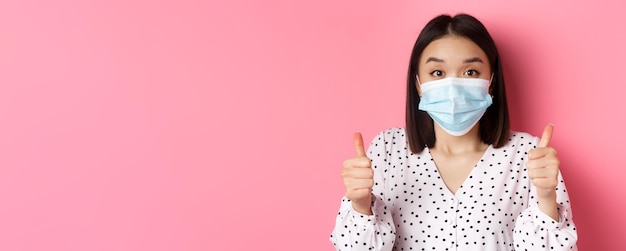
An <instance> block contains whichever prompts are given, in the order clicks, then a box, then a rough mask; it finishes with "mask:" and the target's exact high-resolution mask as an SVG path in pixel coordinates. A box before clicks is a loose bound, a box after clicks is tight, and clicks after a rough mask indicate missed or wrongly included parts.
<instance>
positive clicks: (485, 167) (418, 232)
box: [330, 128, 578, 251]
mask: <svg viewBox="0 0 626 251" xmlns="http://www.w3.org/2000/svg"><path fill="white" fill-rule="evenodd" d="M538 143H539V138H537V137H534V136H532V135H530V134H527V133H521V132H512V133H511V138H510V139H509V142H508V144H506V145H505V146H503V147H500V148H493V146H491V145H490V146H489V148H488V149H487V150H486V152H485V153H484V155H483V157H482V158H481V160H480V161H479V162H478V163H477V164H476V166H475V167H474V168H473V169H472V171H471V172H470V174H469V176H468V177H467V178H466V180H465V181H464V182H463V184H462V185H461V187H460V188H459V189H458V190H457V192H456V194H453V193H451V192H450V190H448V188H447V187H446V185H445V184H444V182H443V180H442V179H441V176H440V175H439V173H438V171H437V167H436V166H435V163H434V162H433V159H432V157H431V156H430V151H429V149H428V148H425V149H424V151H422V152H421V153H419V154H413V153H411V151H410V150H409V147H408V143H407V139H406V133H405V130H404V129H403V128H392V129H389V130H386V131H383V132H381V133H379V134H378V135H377V136H376V138H375V139H374V140H373V141H372V143H371V144H370V146H369V149H368V153H367V155H368V157H369V158H370V159H371V160H372V168H373V170H374V183H375V184H374V187H373V189H372V194H373V196H372V197H373V199H372V200H373V202H372V212H373V215H371V216H370V215H363V214H360V213H358V212H356V211H354V209H353V208H352V203H351V202H350V200H348V199H346V198H345V197H344V198H343V199H342V202H341V207H340V209H339V214H338V215H337V219H336V223H335V227H334V229H333V232H332V234H331V236H330V240H331V242H332V243H333V245H334V246H335V248H336V250H463V251H465V250H498V251H501V250H577V248H576V240H577V239H578V236H577V233H576V227H575V225H574V222H573V221H572V212H571V210H570V201H569V196H568V194H567V192H566V191H567V190H566V188H565V183H564V182H563V179H562V177H561V174H560V173H559V184H558V186H557V188H556V192H557V203H558V205H559V208H558V209H559V221H558V222H557V221H554V220H553V219H552V218H550V217H549V216H548V215H546V214H544V213H543V212H541V211H540V210H539V208H538V206H537V199H536V191H535V187H534V186H533V185H532V182H531V180H530V179H529V178H528V172H527V170H526V159H527V155H528V151H529V150H530V149H532V148H535V147H536V146H537V144H538Z"/></svg>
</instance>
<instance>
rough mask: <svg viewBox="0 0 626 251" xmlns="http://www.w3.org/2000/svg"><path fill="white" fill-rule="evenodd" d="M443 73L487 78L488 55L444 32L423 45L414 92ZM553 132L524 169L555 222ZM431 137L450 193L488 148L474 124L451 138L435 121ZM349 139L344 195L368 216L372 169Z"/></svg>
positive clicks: (357, 138) (358, 140)
mask: <svg viewBox="0 0 626 251" xmlns="http://www.w3.org/2000/svg"><path fill="white" fill-rule="evenodd" d="M446 77H459V78H483V79H487V80H489V79H490V78H491V68H490V66H489V61H488V60H487V56H486V54H485V53H484V52H483V51H482V50H481V49H480V47H478V45H476V44H475V43H474V42H472V41H471V40H469V39H467V38H464V37H459V36H454V35H446V36H444V37H442V38H440V39H437V40H434V41H433V42H431V43H430V44H429V45H428V46H427V47H426V48H425V49H424V51H423V52H422V56H421V58H420V61H419V73H418V80H419V82H418V84H417V90H418V93H420V95H421V91H420V85H421V84H424V83H427V82H429V81H432V80H437V79H441V78H446ZM552 131H553V126H552V125H548V126H546V128H545V129H544V132H543V134H542V137H541V141H540V143H539V145H538V147H537V148H535V149H532V150H531V151H529V153H528V157H529V158H528V161H527V163H526V167H527V169H528V175H529V177H530V179H531V180H532V183H533V185H534V186H535V187H536V188H537V198H538V202H539V204H538V206H539V209H540V210H541V211H542V212H544V213H545V214H546V215H548V216H550V217H551V218H552V219H554V220H556V221H558V211H557V202H556V186H557V183H558V173H559V164H560V162H559V159H558V157H557V156H556V150H555V149H554V148H552V147H550V146H549V144H550V140H551V138H552ZM435 136H436V139H437V141H436V143H435V146H434V147H432V148H430V149H429V150H430V154H431V156H432V157H433V160H434V162H435V164H436V165H437V169H438V170H439V172H440V175H441V178H442V179H443V181H444V182H445V184H446V186H447V187H448V189H449V191H450V192H451V193H453V194H454V193H456V191H457V190H458V189H459V187H460V186H461V184H462V183H463V182H464V181H465V179H467V176H468V175H469V173H470V171H471V170H472V168H473V167H474V166H475V165H476V163H477V162H478V161H479V160H480V158H481V157H482V156H483V154H484V153H485V151H486V150H487V148H488V147H489V146H488V145H486V144H484V143H482V142H481V140H480V137H479V135H478V125H476V126H474V128H472V129H471V130H470V131H469V132H468V133H467V134H465V135H461V136H453V135H449V134H448V133H446V132H445V131H444V130H443V129H442V128H441V127H440V126H439V125H437V123H435ZM353 141H354V148H355V151H356V156H355V157H352V158H349V159H346V160H345V161H344V163H343V170H342V173H341V176H342V179H343V182H344V186H345V188H346V197H347V198H348V199H350V200H351V201H352V207H353V208H354V210H355V211H357V212H359V213H362V214H365V215H372V209H371V200H372V195H371V191H372V187H373V186H374V171H373V170H372V168H371V160H370V159H369V158H368V157H367V156H366V155H365V149H364V146H363V138H362V136H361V134H360V133H355V134H354V140H353Z"/></svg>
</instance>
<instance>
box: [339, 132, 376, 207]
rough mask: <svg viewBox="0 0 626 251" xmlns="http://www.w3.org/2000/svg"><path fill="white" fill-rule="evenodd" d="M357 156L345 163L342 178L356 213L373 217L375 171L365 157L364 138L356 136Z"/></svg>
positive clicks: (347, 195)
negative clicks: (372, 202) (372, 203)
mask: <svg viewBox="0 0 626 251" xmlns="http://www.w3.org/2000/svg"><path fill="white" fill-rule="evenodd" d="M354 149H355V150H356V156H355V157H352V158H349V159H347V160H345V161H344V162H343V170H342V172H341V177H342V178H343V184H344V186H345V188H346V197H347V198H348V199H350V200H351V201H352V207H353V208H354V210H355V211H357V212H359V213H362V214H367V215H371V214H372V208H371V201H372V187H373V186H374V170H372V163H371V161H370V159H369V158H367V156H366V155H365V148H364V147H363V136H361V133H358V132H357V133H355V134H354Z"/></svg>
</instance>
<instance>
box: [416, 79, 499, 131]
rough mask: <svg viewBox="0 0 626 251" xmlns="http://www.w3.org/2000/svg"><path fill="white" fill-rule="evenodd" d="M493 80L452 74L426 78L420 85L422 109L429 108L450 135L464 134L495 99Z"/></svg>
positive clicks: (430, 113) (432, 115)
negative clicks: (430, 79)
mask: <svg viewBox="0 0 626 251" xmlns="http://www.w3.org/2000/svg"><path fill="white" fill-rule="evenodd" d="M492 79H493V76H492ZM490 82H491V81H489V80H486V79H480V78H452V77H449V78H443V79H439V80H434V81H429V82H426V83H424V84H421V85H420V89H421V90H422V97H421V100H420V103H419V109H420V110H422V111H426V112H427V113H428V114H429V115H430V117H431V118H432V119H433V120H434V121H435V122H436V123H437V124H438V125H439V126H441V128H443V130H444V131H446V132H447V133H449V134H450V135H454V136H461V135H465V134H466V133H467V132H469V131H470V130H471V129H472V127H474V125H476V123H478V121H479V120H480V118H482V116H483V114H484V113H485V111H486V110H487V108H488V107H489V106H490V105H491V103H492V99H491V96H490V95H489V84H490ZM418 83H419V79H418Z"/></svg>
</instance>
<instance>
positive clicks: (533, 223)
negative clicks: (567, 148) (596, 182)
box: [513, 140, 578, 250]
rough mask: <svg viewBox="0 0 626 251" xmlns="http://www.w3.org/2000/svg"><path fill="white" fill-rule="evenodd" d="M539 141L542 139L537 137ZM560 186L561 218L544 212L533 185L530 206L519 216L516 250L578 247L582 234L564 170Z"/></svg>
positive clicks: (557, 192)
mask: <svg viewBox="0 0 626 251" xmlns="http://www.w3.org/2000/svg"><path fill="white" fill-rule="evenodd" d="M537 141H538V140H537ZM558 180H559V183H558V185H557V187H556V200H557V206H558V213H559V216H558V217H559V218H558V221H555V220H553V219H552V218H551V217H550V216H548V215H546V214H545V213H543V212H542V211H541V210H540V209H539V206H538V205H537V203H538V202H537V197H536V194H537V189H536V188H535V186H534V185H532V182H531V184H530V194H529V205H530V206H529V207H528V208H526V210H524V211H523V212H522V213H521V214H520V215H519V216H518V217H517V219H516V222H515V229H514V233H513V239H514V242H515V249H516V250H578V248H577V247H576V241H577V239H578V234H577V232H576V226H575V225H574V222H573V221H572V211H571V206H570V200H569V195H568V194H567V190H566V188H565V182H564V180H563V177H562V176H561V173H560V172H559V175H558Z"/></svg>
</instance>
